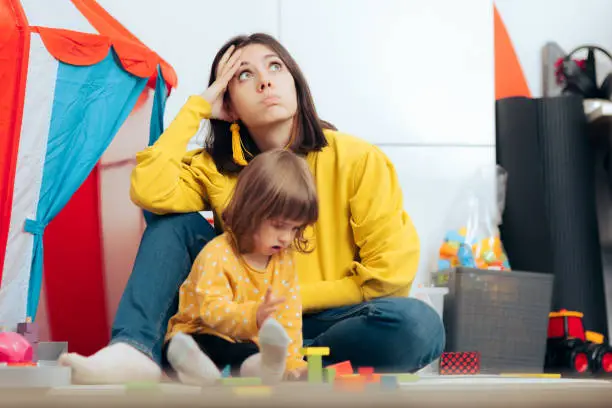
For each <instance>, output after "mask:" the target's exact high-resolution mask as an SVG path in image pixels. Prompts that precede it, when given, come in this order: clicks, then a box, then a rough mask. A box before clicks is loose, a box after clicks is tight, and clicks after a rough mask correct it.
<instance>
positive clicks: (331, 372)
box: [323, 367, 336, 384]
mask: <svg viewBox="0 0 612 408" xmlns="http://www.w3.org/2000/svg"><path fill="white" fill-rule="evenodd" d="M335 380H336V369H335V368H330V367H326V368H324V369H323V381H325V382H326V383H328V384H333V383H334V381H335Z"/></svg>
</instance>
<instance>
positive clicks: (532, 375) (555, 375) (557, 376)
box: [499, 373, 561, 378]
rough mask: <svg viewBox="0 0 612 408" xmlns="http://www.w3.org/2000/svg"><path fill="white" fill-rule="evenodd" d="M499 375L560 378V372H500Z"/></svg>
mask: <svg viewBox="0 0 612 408" xmlns="http://www.w3.org/2000/svg"><path fill="white" fill-rule="evenodd" d="M499 376H500V377H519V378H561V374H536V373H502V374H500V375H499Z"/></svg>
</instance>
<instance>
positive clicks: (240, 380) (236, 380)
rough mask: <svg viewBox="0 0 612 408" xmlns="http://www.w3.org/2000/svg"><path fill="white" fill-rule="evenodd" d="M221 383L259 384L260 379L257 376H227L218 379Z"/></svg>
mask: <svg viewBox="0 0 612 408" xmlns="http://www.w3.org/2000/svg"><path fill="white" fill-rule="evenodd" d="M219 381H220V382H221V384H222V385H230V386H252V385H261V384H262V381H261V378H259V377H227V378H221V379H219Z"/></svg>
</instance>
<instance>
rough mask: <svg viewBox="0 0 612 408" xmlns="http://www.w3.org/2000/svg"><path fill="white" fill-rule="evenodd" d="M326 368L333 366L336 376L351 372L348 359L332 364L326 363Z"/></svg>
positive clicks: (351, 368) (351, 367)
mask: <svg viewBox="0 0 612 408" xmlns="http://www.w3.org/2000/svg"><path fill="white" fill-rule="evenodd" d="M327 368H333V369H335V370H336V377H337V376H339V375H348V374H353V366H352V365H351V362H350V361H348V360H347V361H343V362H341V363H336V364H332V365H328V366H327Z"/></svg>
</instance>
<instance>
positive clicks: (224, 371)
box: [221, 365, 232, 378]
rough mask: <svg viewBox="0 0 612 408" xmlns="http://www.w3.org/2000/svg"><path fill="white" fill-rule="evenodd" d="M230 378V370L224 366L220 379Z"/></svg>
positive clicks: (229, 367)
mask: <svg viewBox="0 0 612 408" xmlns="http://www.w3.org/2000/svg"><path fill="white" fill-rule="evenodd" d="M231 376H232V368H231V366H229V365H226V366H225V368H224V369H223V371H222V372H221V377H223V378H228V377H231Z"/></svg>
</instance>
